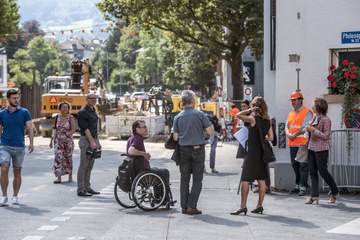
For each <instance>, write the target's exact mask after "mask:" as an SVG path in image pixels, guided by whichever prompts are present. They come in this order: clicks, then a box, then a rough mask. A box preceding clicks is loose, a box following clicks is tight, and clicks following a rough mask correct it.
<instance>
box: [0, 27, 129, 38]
mask: <svg viewBox="0 0 360 240" xmlns="http://www.w3.org/2000/svg"><path fill="white" fill-rule="evenodd" d="M99 26H105V25H104V24H102V25H96V26H94V27H99ZM113 29H114V24H113V23H110V24H109V25H108V26H107V27H105V28H100V32H101V33H106V32H109V31H111V30H113ZM124 30H125V29H124V28H120V29H119V31H120V33H123V32H124ZM67 33H70V34H74V33H89V34H94V29H93V28H90V29H89V27H83V28H73V29H69V30H58V31H43V32H41V33H13V34H2V35H0V42H6V41H8V40H17V39H19V38H24V39H28V38H30V37H37V36H42V37H45V36H54V37H56V36H61V35H64V34H67ZM130 34H131V35H132V36H135V35H136V31H135V30H132V31H131V32H130Z"/></svg>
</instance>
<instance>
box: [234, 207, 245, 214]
mask: <svg viewBox="0 0 360 240" xmlns="http://www.w3.org/2000/svg"><path fill="white" fill-rule="evenodd" d="M240 213H244V215H245V216H246V213H247V208H246V207H244V208H240V209H239V210H237V211H235V212H231V213H230V214H231V215H240Z"/></svg>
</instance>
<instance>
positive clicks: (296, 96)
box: [290, 90, 304, 100]
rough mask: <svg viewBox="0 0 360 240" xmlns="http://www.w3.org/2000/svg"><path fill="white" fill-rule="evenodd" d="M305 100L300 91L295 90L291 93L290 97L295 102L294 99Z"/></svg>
mask: <svg viewBox="0 0 360 240" xmlns="http://www.w3.org/2000/svg"><path fill="white" fill-rule="evenodd" d="M299 98H301V99H304V97H303V95H302V94H301V92H300V91H299V90H295V91H293V92H292V93H291V95H290V99H291V100H293V99H299Z"/></svg>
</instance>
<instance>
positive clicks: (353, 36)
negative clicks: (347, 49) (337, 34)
mask: <svg viewBox="0 0 360 240" xmlns="http://www.w3.org/2000/svg"><path fill="white" fill-rule="evenodd" d="M341 43H343V44H344V43H360V31H358V32H342V33H341Z"/></svg>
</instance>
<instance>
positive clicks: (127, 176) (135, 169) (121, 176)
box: [117, 157, 144, 192]
mask: <svg viewBox="0 0 360 240" xmlns="http://www.w3.org/2000/svg"><path fill="white" fill-rule="evenodd" d="M143 162H144V159H143V158H142V157H136V158H134V159H131V158H129V157H126V158H125V159H124V161H123V162H122V164H121V165H120V166H119V168H118V177H117V183H118V185H119V187H120V189H121V190H123V191H124V192H130V191H131V184H132V182H133V180H134V179H135V177H136V175H137V174H139V173H140V172H141V169H142V166H143Z"/></svg>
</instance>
